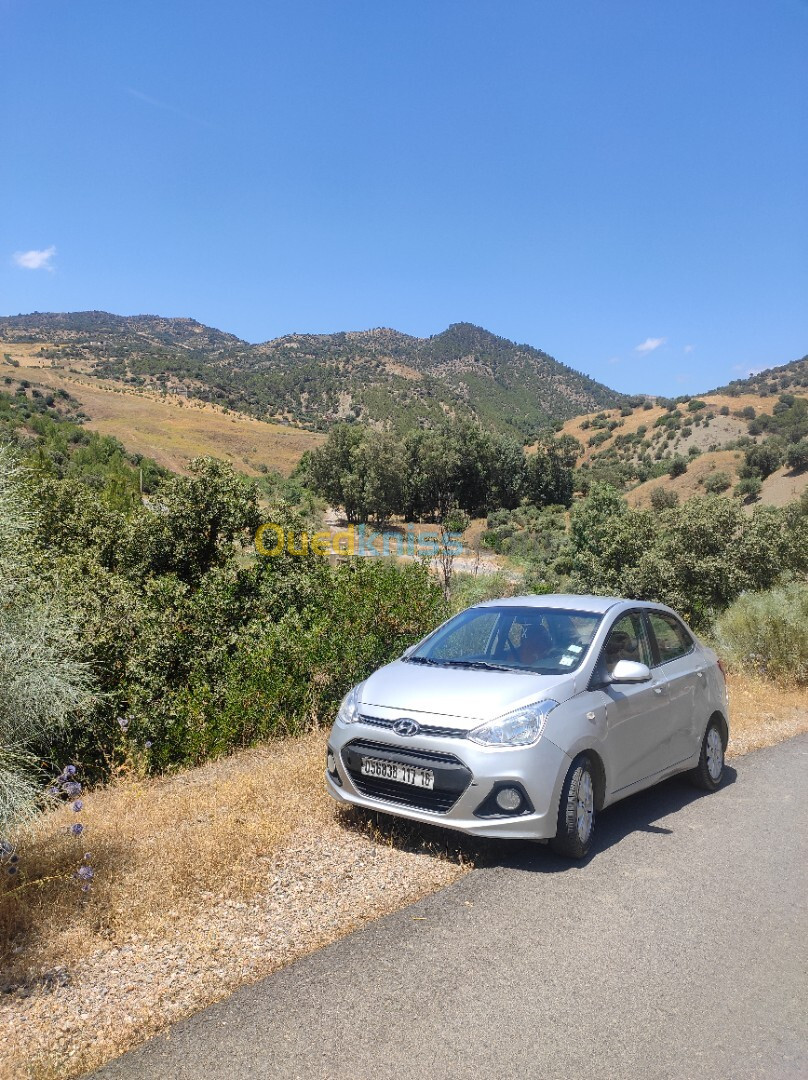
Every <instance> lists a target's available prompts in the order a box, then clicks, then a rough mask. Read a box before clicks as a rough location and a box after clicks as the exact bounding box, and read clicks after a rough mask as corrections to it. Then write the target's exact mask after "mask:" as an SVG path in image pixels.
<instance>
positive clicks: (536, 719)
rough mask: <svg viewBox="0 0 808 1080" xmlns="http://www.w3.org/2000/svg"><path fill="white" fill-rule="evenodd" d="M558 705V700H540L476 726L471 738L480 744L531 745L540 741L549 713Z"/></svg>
mask: <svg viewBox="0 0 808 1080" xmlns="http://www.w3.org/2000/svg"><path fill="white" fill-rule="evenodd" d="M557 705H558V702H557V701H540V702H538V704H536V705H528V706H527V707H526V708H524V709H516V710H515V711H514V712H512V713H508V714H507V715H506V716H500V717H499V718H498V719H496V720H489V721H488V723H486V724H481V725H480V726H479V727H478V728H474V730H473V731H470V732H469V738H470V739H471V741H472V742H476V743H479V745H480V746H531V745H532V744H533V743H535V742H538V740H539V737H540V736H541V733H542V732H543V731H544V725H545V723H546V722H547V716H548V714H549V713H550V712H552V710H553V709H554V708H555V707H556V706H557Z"/></svg>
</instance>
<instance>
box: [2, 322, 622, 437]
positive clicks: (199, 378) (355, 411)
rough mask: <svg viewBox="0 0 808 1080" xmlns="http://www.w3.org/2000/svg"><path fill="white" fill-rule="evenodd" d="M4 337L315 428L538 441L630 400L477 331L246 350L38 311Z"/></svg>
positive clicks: (307, 337)
mask: <svg viewBox="0 0 808 1080" xmlns="http://www.w3.org/2000/svg"><path fill="white" fill-rule="evenodd" d="M0 341H6V342H14V343H26V344H28V345H31V346H39V349H41V350H42V353H41V354H42V355H43V356H44V357H46V358H50V359H51V361H52V362H53V363H54V364H58V365H60V366H66V367H69V366H73V365H75V366H77V368H78V369H79V370H82V371H84V372H90V373H92V374H94V375H96V376H98V377H102V378H106V379H113V380H117V381H121V382H124V383H127V384H128V385H134V386H152V387H154V386H155V385H156V386H157V387H158V388H159V387H160V386H163V387H165V388H166V389H167V390H168V391H169V392H171V391H175V392H176V391H178V390H179V391H181V392H189V393H190V394H191V395H193V396H194V397H198V398H200V399H203V400H206V401H213V402H217V403H219V404H222V405H227V406H229V407H231V408H237V409H240V410H243V411H246V412H249V413H252V414H253V415H256V416H260V417H281V418H285V419H287V420H289V421H291V422H293V423H297V424H300V425H301V426H304V427H309V428H312V429H315V430H324V429H326V428H328V427H329V426H330V425H331V424H332V423H334V422H335V421H338V420H345V419H348V420H352V419H353V420H360V419H361V420H369V421H371V422H375V423H386V424H389V425H390V426H391V427H393V428H394V429H397V430H404V429H407V428H412V427H415V426H418V425H429V424H431V423H435V422H436V421H438V420H439V419H440V418H441V417H442V416H444V415H446V414H458V415H467V416H472V417H476V418H478V419H479V420H480V421H481V422H482V423H484V424H485V426H486V427H488V428H491V429H492V430H495V431H499V432H502V433H509V434H512V435H516V436H518V437H519V438H523V439H531V438H532V437H534V436H535V435H536V433H537V432H538V431H540V430H541V429H543V428H546V427H547V426H548V425H551V424H553V423H556V422H560V421H563V420H565V419H568V418H569V417H572V416H576V415H579V414H580V413H585V412H592V411H594V410H596V409H601V408H610V407H614V406H616V405H619V404H620V403H621V402H622V401H623V400H624V399H623V397H622V396H621V395H620V394H618V393H616V392H615V391H613V390H610V389H609V388H608V387H606V386H604V385H603V384H601V383H598V382H596V381H595V380H594V379H590V378H588V377H587V376H586V375H583V374H581V373H580V372H577V371H574V370H573V369H572V368H569V367H566V366H565V365H564V364H560V363H559V362H558V361H556V360H554V359H553V358H552V357H551V356H548V355H547V354H546V353H544V352H542V351H541V350H539V349H535V348H533V347H532V346H530V345H518V344H516V343H514V342H512V341H508V340H507V339H505V338H501V337H497V336H496V335H494V334H491V333H489V332H488V331H486V330H483V329H481V328H480V327H477V326H473V325H471V324H470V323H456V324H454V325H453V326H450V327H449V328H448V329H447V330H445V331H444V332H443V333H440V334H436V335H434V336H433V337H429V338H416V337H411V336H408V335H406V334H401V333H398V332H397V331H395V330H388V329H377V330H368V331H360V332H353V333H337V334H290V335H287V336H285V337H282V338H277V339H275V340H273V341H268V342H264V343H263V344H259V345H251V344H249V343H248V342H245V341H241V340H240V339H239V338H237V337H234V336H233V335H231V334H224V333H221V332H220V331H218V330H215V329H212V328H210V327H207V326H203V325H202V324H201V323H197V322H195V321H194V320H193V319H163V318H159V317H156V316H150V315H142V316H119V315H110V314H107V313H106V312H96V311H91V312H77V313H72V314H42V313H38V312H35V313H34V314H31V315H19V316H14V317H9V318H2V319H0Z"/></svg>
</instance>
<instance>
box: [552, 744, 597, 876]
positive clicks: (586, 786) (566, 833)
mask: <svg viewBox="0 0 808 1080" xmlns="http://www.w3.org/2000/svg"><path fill="white" fill-rule="evenodd" d="M594 835H595V774H594V770H593V768H592V762H591V761H590V760H589V758H588V757H587V756H586V754H581V755H580V756H579V757H577V758H576V759H575V761H573V763H572V765H570V768H569V772H568V773H567V776H566V779H565V780H564V786H563V788H562V789H561V799H560V801H559V805H558V831H557V832H556V835H555V836H554V837H553V839H552V840H551V841H550V847H551V848H552V849H553V851H554V852H555V853H556V855H563V856H564V858H566V859H585V858H586V856H587V855H588V854H589V850H590V848H591V847H592V837H593V836H594Z"/></svg>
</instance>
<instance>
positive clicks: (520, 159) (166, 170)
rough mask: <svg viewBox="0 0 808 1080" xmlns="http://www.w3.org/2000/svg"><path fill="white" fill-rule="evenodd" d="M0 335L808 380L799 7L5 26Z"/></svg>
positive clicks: (807, 206) (560, 9)
mask: <svg viewBox="0 0 808 1080" xmlns="http://www.w3.org/2000/svg"><path fill="white" fill-rule="evenodd" d="M0 34H2V40H3V41H4V44H5V46H6V47H5V48H4V50H3V62H2V64H1V65H0V94H1V95H2V98H1V100H2V116H0V121H2V128H0V130H2V168H1V169H0V201H1V205H2V207H3V214H2V220H1V221H0V314H16V313H18V312H28V311H33V310H38V311H72V310H83V309H87V308H98V309H104V310H108V311H113V312H117V313H121V314H135V313H140V312H148V313H155V314H161V315H169V316H170V315H181V316H192V317H194V318H196V319H199V320H200V321H201V322H205V323H208V324H210V325H213V326H216V327H219V328H220V329H223V330H228V331H230V332H232V333H235V334H238V335H239V336H241V337H244V338H246V339H247V340H250V341H262V340H266V339H267V338H271V337H276V336H278V335H281V334H284V333H289V332H292V331H301V332H302V331H310V332H322V331H331V330H347V329H364V328H368V327H373V326H392V327H395V328H397V329H399V330H403V331H405V332H408V333H412V334H418V335H428V334H433V333H437V332H439V331H440V330H442V329H444V328H445V327H446V326H447V325H448V324H449V323H452V322H458V321H463V320H465V321H469V322H474V323H477V324H479V325H482V326H485V327H487V328H488V329H490V330H493V331H494V332H495V333H498V334H502V335H504V336H505V337H509V338H512V339H515V340H517V341H524V342H528V343H530V344H532V345H535V346H537V347H539V348H542V349H545V350H546V351H547V352H549V353H551V354H552V355H554V356H555V357H556V358H557V359H559V360H561V361H563V362H564V363H566V364H569V365H571V366H572V367H575V368H578V369H579V370H582V371H585V372H587V373H588V374H590V375H593V376H594V377H595V378H598V379H601V380H602V381H604V382H606V383H608V384H610V385H612V386H615V387H616V388H618V389H620V390H626V391H641V390H647V391H649V392H656V393H666V394H680V393H686V392H688V391H697V390H705V389H708V388H709V387H711V386H714V385H716V384H719V383H723V382H725V381H727V380H728V379H730V378H734V377H737V376H738V375H739V374H746V373H747V372H748V371H749V370H751V369H759V368H763V367H767V366H771V365H774V364H780V363H785V362H787V361H788V360H792V359H795V358H797V357H799V356H802V355H804V354H805V353H806V352H808V332H806V330H807V326H806V322H807V320H806V313H807V310H808V305H807V304H806V298H807V297H808V198H807V197H806V190H808V184H807V183H806V177H808V130H807V129H808V120H807V119H806V117H807V116H808V111H806V108H805V102H806V101H807V100H808V60H807V59H806V57H808V3H806V2H805V0H765V2H763V0H677V2H675V3H674V2H672V0H529V2H521V0H507V2H504V3H503V2H499V3H496V2H494V0H488V2H485V3H483V2H477V0H462V2H461V0H407V2H406V3H393V2H392V0H366V2H365V0H363V2H359V0H325V2H313V0H287V2H284V3H276V2H273V0H264V2H244V0H242V2H235V3H233V4H230V5H224V4H220V3H211V2H207V0H194V2H193V3H190V2H186V0H172V2H169V3H166V2H165V0H160V2H154V0H137V2H135V3H117V2H112V3H111V2H110V0H105V2H103V3H101V2H96V0H72V2H70V3H68V2H67V0H58V2H57V0H50V2H38V0H0Z"/></svg>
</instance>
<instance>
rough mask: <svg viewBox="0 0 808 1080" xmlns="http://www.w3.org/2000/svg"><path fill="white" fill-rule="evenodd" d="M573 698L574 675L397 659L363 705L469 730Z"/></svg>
mask: <svg viewBox="0 0 808 1080" xmlns="http://www.w3.org/2000/svg"><path fill="white" fill-rule="evenodd" d="M573 693H575V678H574V676H572V675H532V674H529V673H523V672H519V671H475V670H474V669H473V668H472V669H469V668H449V667H428V666H427V665H421V664H408V663H407V662H406V661H404V660H395V661H394V662H393V663H392V664H387V666H386V667H383V668H380V669H379V670H378V671H376V672H374V674H373V675H371V676H370V678H369V679H368V680H367V681H366V682H365V683H364V684H363V686H362V690H361V693H360V711H361V709H362V707H363V706H368V707H372V708H376V709H392V710H394V711H396V712H397V714H398V715H399V716H409V715H410V714H411V713H431V714H433V715H435V716H451V717H454V718H455V719H457V720H467V721H469V725H468V726H469V727H471V726H472V725H473V724H476V723H481V722H483V721H486V720H493V719H494V718H495V717H497V716H502V714H503V713H506V712H510V711H511V710H512V709H518V708H520V707H522V706H524V705H529V704H532V703H534V702H538V701H543V700H545V699H546V698H553V699H554V700H555V701H558V702H561V701H565V700H566V699H567V698H568V697H571V696H572V694H573Z"/></svg>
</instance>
